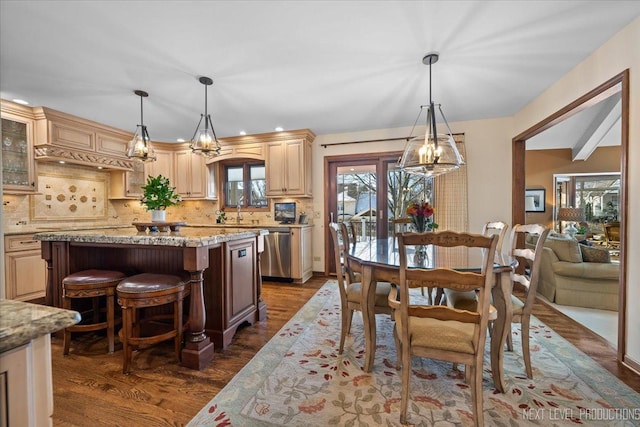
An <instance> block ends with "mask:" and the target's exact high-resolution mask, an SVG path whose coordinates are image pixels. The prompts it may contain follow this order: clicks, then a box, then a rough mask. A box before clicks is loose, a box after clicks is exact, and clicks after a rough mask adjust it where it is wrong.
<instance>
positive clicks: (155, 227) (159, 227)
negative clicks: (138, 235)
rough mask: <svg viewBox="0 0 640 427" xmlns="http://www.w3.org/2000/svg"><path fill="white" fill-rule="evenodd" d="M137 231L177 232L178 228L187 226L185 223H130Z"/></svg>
mask: <svg viewBox="0 0 640 427" xmlns="http://www.w3.org/2000/svg"><path fill="white" fill-rule="evenodd" d="M132 224H133V225H134V226H135V227H136V229H137V230H138V231H147V229H149V231H151V232H152V233H153V232H158V231H178V230H180V227H182V226H184V225H187V223H186V222H184V221H180V222H171V221H166V222H134V223H132Z"/></svg>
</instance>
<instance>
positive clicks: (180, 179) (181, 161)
mask: <svg viewBox="0 0 640 427" xmlns="http://www.w3.org/2000/svg"><path fill="white" fill-rule="evenodd" d="M153 147H154V149H155V152H156V156H157V159H156V161H155V162H148V163H146V166H145V167H146V175H147V176H158V175H162V176H164V177H167V178H169V182H170V183H171V185H172V186H174V187H175V188H176V193H178V194H179V195H180V196H181V197H182V198H183V199H215V198H216V194H215V192H214V191H213V188H214V179H213V176H212V175H211V170H210V169H209V167H208V166H207V164H206V161H205V160H206V159H205V158H204V157H202V156H199V155H197V154H194V153H193V152H192V151H191V148H189V144H166V143H154V146H153Z"/></svg>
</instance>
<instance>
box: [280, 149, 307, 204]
mask: <svg viewBox="0 0 640 427" xmlns="http://www.w3.org/2000/svg"><path fill="white" fill-rule="evenodd" d="M284 152H285V159H286V164H285V169H284V172H285V178H284V181H285V189H286V194H287V195H294V194H295V195H301V194H304V187H305V185H304V184H305V182H304V168H305V157H304V141H302V140H299V141H287V143H286V144H284Z"/></svg>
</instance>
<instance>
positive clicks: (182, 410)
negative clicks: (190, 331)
mask: <svg viewBox="0 0 640 427" xmlns="http://www.w3.org/2000/svg"><path fill="white" fill-rule="evenodd" d="M326 280H327V277H314V278H312V279H311V280H310V281H308V282H307V283H305V284H304V285H292V284H286V283H274V282H265V284H264V287H263V297H264V300H265V302H266V303H267V306H268V312H267V320H266V321H263V322H259V323H257V324H256V325H253V326H249V327H245V328H242V329H241V330H239V331H238V333H237V334H236V335H235V337H234V339H233V343H232V344H231V345H230V346H228V347H227V348H226V349H225V350H223V351H216V353H215V358H214V361H213V362H212V363H211V364H210V365H209V366H208V367H207V368H206V369H204V370H202V371H194V370H191V369H186V368H182V367H180V366H178V365H177V364H176V363H175V362H174V360H173V358H172V357H173V353H172V347H171V343H170V342H168V343H167V344H166V345H159V346H158V347H155V348H152V349H148V350H145V351H142V352H140V353H139V354H137V355H135V356H134V363H133V369H132V373H131V374H130V375H128V376H125V375H123V374H122V371H121V370H122V351H116V352H115V353H114V354H112V355H109V354H106V353H105V350H106V339H104V338H99V339H95V340H94V341H92V340H89V339H82V338H81V339H79V340H76V341H74V343H73V344H72V347H71V354H69V356H62V340H61V339H59V338H56V337H53V338H52V348H53V351H52V352H53V393H54V415H53V424H54V425H55V426H89V425H91V426H92V427H98V426H172V425H176V426H181V425H185V424H186V423H187V422H188V421H189V420H190V419H191V418H192V417H193V416H195V414H196V413H197V412H198V411H199V410H200V409H201V408H202V407H203V406H204V405H205V404H206V403H207V402H209V400H211V398H212V397H213V396H215V395H216V393H218V392H219V391H220V390H221V389H222V388H223V387H224V386H225V385H226V384H227V383H228V382H229V380H231V378H233V376H234V375H235V374H236V373H237V372H238V371H239V370H240V369H241V368H242V367H243V366H244V365H245V364H246V363H247V362H248V361H249V360H251V358H252V357H253V356H254V355H255V354H256V352H257V351H258V350H260V349H261V348H262V346H263V345H264V344H265V343H267V342H268V341H269V340H270V339H271V338H272V337H273V336H274V335H275V333H276V332H277V331H278V330H279V329H280V328H281V327H282V326H283V325H284V324H285V323H286V322H287V321H288V320H289V319H290V318H291V317H292V316H293V315H294V314H295V313H296V312H297V311H298V310H299V309H300V308H301V307H302V306H303V305H304V303H305V302H306V301H307V300H308V299H309V298H310V297H311V296H312V295H313V294H315V292H316V291H317V289H319V288H320V287H321V286H322V285H323V284H324V283H325V282H326ZM534 315H535V316H537V317H538V318H539V319H540V320H542V321H543V322H544V323H546V324H547V325H549V326H550V327H552V328H553V329H555V330H556V331H558V332H559V333H560V334H562V335H563V336H564V337H565V338H566V339H568V340H569V341H570V342H572V343H573V344H574V345H575V346H577V347H578V348H580V349H581V350H582V351H583V352H585V353H587V354H588V355H590V356H591V357H592V358H594V359H595V360H596V361H598V362H599V363H600V364H601V365H602V366H604V367H605V368H606V369H607V370H609V371H610V372H611V373H612V374H613V375H615V376H617V377H618V378H620V379H622V380H623V381H624V382H625V383H627V384H628V385H629V386H631V387H632V388H634V389H635V390H637V391H640V376H638V375H635V374H634V373H633V372H632V371H630V370H628V369H626V368H624V367H623V366H621V365H619V364H617V363H616V361H615V358H616V352H615V350H614V349H613V348H612V347H610V345H609V344H608V343H607V341H606V340H604V339H603V338H600V337H599V336H598V335H596V334H594V333H592V332H591V331H589V330H587V329H585V328H584V327H582V326H581V325H579V324H578V323H576V322H575V321H573V320H571V319H569V318H568V317H566V316H565V315H563V314H561V313H558V312H557V311H555V310H554V309H553V308H551V307H550V306H548V305H546V304H544V303H541V302H539V303H538V304H537V305H536V307H535V308H534Z"/></svg>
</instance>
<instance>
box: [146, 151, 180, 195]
mask: <svg viewBox="0 0 640 427" xmlns="http://www.w3.org/2000/svg"><path fill="white" fill-rule="evenodd" d="M155 151H156V156H157V159H156V161H155V162H147V163H145V166H146V172H147V176H158V175H162V176H164V177H165V178H169V181H170V182H171V185H173V186H175V185H176V183H175V177H174V172H173V152H171V151H165V150H158V149H156V150H155Z"/></svg>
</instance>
